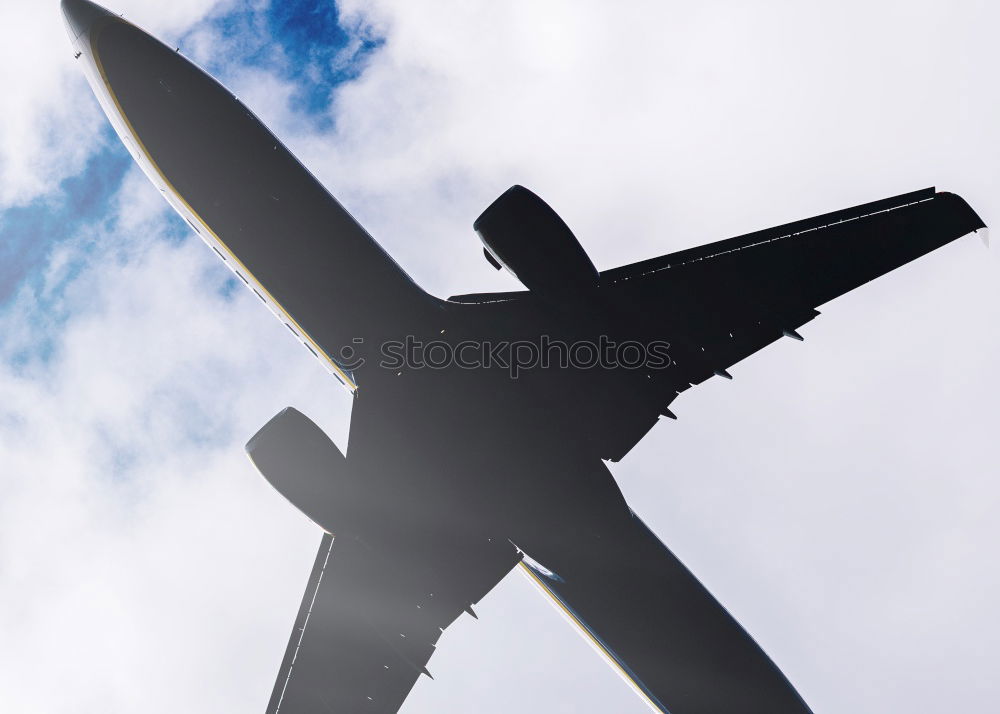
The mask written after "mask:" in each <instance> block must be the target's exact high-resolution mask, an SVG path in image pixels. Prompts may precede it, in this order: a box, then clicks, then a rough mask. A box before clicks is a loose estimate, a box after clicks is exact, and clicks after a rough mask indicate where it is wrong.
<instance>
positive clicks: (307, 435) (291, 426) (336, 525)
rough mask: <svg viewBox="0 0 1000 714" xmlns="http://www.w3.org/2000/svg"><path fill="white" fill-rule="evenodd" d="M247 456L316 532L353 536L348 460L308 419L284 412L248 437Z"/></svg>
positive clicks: (288, 408) (351, 489)
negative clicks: (316, 528)
mask: <svg viewBox="0 0 1000 714" xmlns="http://www.w3.org/2000/svg"><path fill="white" fill-rule="evenodd" d="M246 452H247V455H248V456H249V457H250V460H251V461H252V462H253V464H254V466H256V467H257V470H258V471H260V473H261V475H262V476H263V477H264V478H266V479H267V480H268V482H269V483H270V484H271V485H272V486H274V488H275V489H276V490H277V491H278V493H280V494H281V495H282V496H284V497H285V498H287V499H288V500H289V502H290V503H291V504H292V505H293V506H295V507H296V508H297V509H299V510H300V511H302V512H303V513H304V514H306V515H307V516H308V517H309V518H310V519H311V520H312V521H313V522H314V523H316V524H317V525H318V526H320V528H322V529H323V530H325V531H326V532H327V533H334V534H342V533H344V532H345V530H346V531H354V530H355V529H354V528H353V522H354V521H355V520H356V519H357V513H354V512H352V511H354V510H355V509H353V508H352V506H353V505H354V501H355V499H354V498H353V494H352V491H353V484H352V483H351V479H350V475H349V473H348V469H347V459H346V458H344V455H343V454H341V453H340V449H338V448H337V446H336V444H334V443H333V442H332V441H330V437H328V436H327V435H326V434H324V433H323V430H322V429H320V428H319V427H318V426H316V424H315V423H313V421H312V420H311V419H309V418H308V417H307V416H305V415H304V414H302V413H301V412H299V411H297V410H296V409H293V408H292V407H287V408H285V409H283V410H282V411H280V412H278V414H277V415H276V416H275V417H274V418H273V419H271V421H269V422H268V423H267V424H265V425H264V426H263V427H261V429H260V431H258V432H257V433H256V434H254V435H253V438H251V439H250V441H248V442H247V445H246ZM337 529H339V530H337Z"/></svg>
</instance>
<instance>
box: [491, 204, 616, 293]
mask: <svg viewBox="0 0 1000 714" xmlns="http://www.w3.org/2000/svg"><path fill="white" fill-rule="evenodd" d="M472 227H473V229H474V230H475V231H476V233H478V234H479V238H480V240H482V242H483V245H484V246H485V247H486V250H487V252H488V255H487V258H489V257H490V256H492V257H493V258H494V259H495V260H496V261H497V262H498V263H500V264H501V265H502V266H503V267H505V268H506V269H507V270H509V271H510V272H511V273H512V274H513V275H514V276H515V277H516V278H517V279H518V280H520V281H521V283H523V284H524V286H525V287H526V288H528V290H530V291H532V292H533V293H535V294H537V295H539V296H541V297H543V298H545V299H548V300H549V301H551V302H554V303H556V304H560V305H562V304H566V303H567V302H569V301H572V300H574V298H577V297H579V296H581V295H584V294H590V293H591V292H593V291H594V290H595V289H596V288H597V284H598V280H599V275H598V272H597V269H596V268H595V267H594V264H593V263H592V262H591V261H590V258H589V257H588V256H587V252H586V251H585V250H584V249H583V246H581V245H580V241H578V240H577V239H576V236H574V235H573V232H572V231H571V230H570V229H569V226H567V225H566V224H565V223H564V222H563V220H562V219H561V218H560V217H559V214H557V213H556V212H555V211H553V210H552V209H551V208H550V207H549V205H548V204H547V203H545V201H543V200H542V199H540V198H539V197H538V196H536V195H535V194H533V193H532V192H531V191H529V190H528V189H526V188H524V187H523V186H511V187H510V188H509V189H507V190H506V191H505V192H504V193H503V195H501V196H500V198H498V199H497V200H495V201H494V202H493V203H491V204H490V206H489V208H487V209H486V210H485V211H483V213H482V215H480V216H479V218H477V219H476V221H475V223H473V224H472ZM490 262H493V261H490Z"/></svg>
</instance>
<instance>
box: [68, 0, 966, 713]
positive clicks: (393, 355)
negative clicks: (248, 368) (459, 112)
mask: <svg viewBox="0 0 1000 714" xmlns="http://www.w3.org/2000/svg"><path fill="white" fill-rule="evenodd" d="M63 10H64V13H65V14H66V17H67V24H68V27H69V29H70V35H71V38H72V39H73V42H74V44H75V46H76V48H77V50H78V51H79V52H80V56H81V61H82V62H83V64H84V66H85V71H86V72H87V75H88V79H89V80H90V82H91V85H92V87H93V88H94V91H95V94H96V95H97V97H98V99H99V101H100V102H101V104H102V107H103V108H104V109H105V111H106V112H107V114H108V116H109V118H110V120H111V122H112V124H113V125H114V127H115V129H116V130H117V131H118V133H119V134H120V136H121V137H122V140H123V141H124V143H125V145H126V146H127V147H128V148H129V150H130V151H131V152H132V155H133V156H134V157H135V158H136V160H137V162H138V163H139V165H140V166H141V167H142V168H143V170H144V171H145V172H146V174H147V176H149V178H150V180H151V181H152V182H153V184H154V185H155V186H156V187H157V188H158V189H159V190H160V191H161V193H162V194H163V195H164V197H165V198H166V199H167V200H168V201H169V202H170V203H171V205H173V206H174V207H175V208H176V209H177V210H178V212H179V213H180V214H181V215H182V216H183V217H184V218H185V219H186V220H187V221H188V222H189V223H190V225H191V226H192V228H193V229H194V230H195V231H196V232H197V233H198V234H199V235H200V236H201V238H202V239H203V240H204V241H205V242H206V243H207V244H208V245H209V246H210V247H211V248H212V249H213V250H215V252H216V253H218V255H219V257H220V258H221V259H222V260H224V261H225V262H226V264H227V265H228V266H229V267H230V268H231V269H232V270H233V271H234V273H235V274H236V275H237V276H238V277H239V278H240V279H241V280H242V281H243V282H245V283H246V284H247V285H248V287H250V288H251V289H252V290H253V291H254V292H255V293H256V295H257V296H258V297H259V298H260V300H261V301H262V302H263V303H265V304H266V305H267V307H268V308H269V309H270V310H271V311H272V312H274V313H275V315H276V316H277V317H278V318H279V319H281V320H282V321H283V322H284V323H285V324H286V325H287V326H288V329H289V330H290V331H291V333H293V334H294V335H295V337H296V338H297V339H299V340H300V341H302V342H303V343H304V344H305V345H306V346H307V347H308V348H309V349H310V351H312V352H313V354H315V355H316V357H317V358H318V359H319V360H320V361H321V362H322V363H323V364H324V365H325V366H326V368H327V369H329V370H330V371H331V372H332V373H333V374H334V376H335V377H336V378H337V379H338V380H340V381H341V383H343V384H344V385H345V386H346V387H347V388H348V389H350V390H352V391H353V392H354V393H355V403H354V410H353V414H352V422H351V430H350V439H349V444H348V448H347V453H346V455H344V454H341V452H340V451H339V450H338V449H337V447H336V446H335V445H334V444H333V443H332V442H331V441H330V440H329V439H328V438H327V437H326V436H325V435H324V434H323V433H322V432H321V431H320V430H319V429H318V427H316V426H315V425H314V424H313V423H312V422H310V421H309V420H308V418H307V417H305V416H304V415H302V414H300V413H298V412H297V411H295V410H294V409H291V408H290V409H287V410H285V411H283V412H282V413H280V414H279V415H277V416H276V417H275V418H274V419H272V420H271V421H270V422H269V423H268V424H267V425H265V426H264V427H263V428H262V429H261V431H260V432H258V434H257V435H255V436H254V437H253V438H252V439H251V440H250V442H249V443H248V445H247V451H248V453H249V454H250V456H251V459H252V460H253V461H254V463H255V464H256V466H257V468H258V469H259V470H260V472H261V473H262V474H263V475H264V476H265V477H266V478H267V479H268V480H269V481H270V482H271V483H272V485H274V486H275V488H276V489H277V490H278V491H279V492H281V493H282V494H283V495H284V496H286V498H288V500H289V501H291V502H292V503H293V505H295V506H296V507H297V508H299V509H300V510H302V511H303V512H304V513H305V514H306V515H307V516H308V517H309V518H311V519H312V520H313V521H314V522H316V523H317V524H318V525H319V526H320V527H321V528H322V530H323V531H324V535H323V536H322V541H321V545H320V549H319V552H318V554H317V559H316V562H315V566H314V568H313V571H312V574H311V576H310V579H309V582H308V584H307V588H306V591H305V593H304V596H303V601H302V606H301V609H300V611H299V613H298V615H297V618H296V621H295V625H294V629H293V631H292V635H291V638H290V640H289V644H288V649H287V651H286V654H285V658H284V661H283V663H282V666H281V670H280V672H279V674H278V677H277V681H276V684H275V687H274V693H273V695H272V697H271V701H270V703H269V705H268V707H267V712H268V713H269V714H277V713H278V712H281V713H283V714H312V713H313V712H338V713H345V714H354V713H355V712H362V711H371V712H395V711H397V710H398V709H399V707H400V706H401V705H402V703H403V701H404V700H405V698H406V696H407V694H408V692H409V691H410V689H411V688H412V686H413V684H414V682H415V681H416V680H417V678H418V677H420V676H421V675H426V674H429V670H428V662H429V661H430V659H431V656H432V654H433V652H434V648H435V645H436V643H437V640H438V637H439V636H440V634H441V632H442V631H443V630H444V628H446V627H448V625H450V624H451V622H453V621H454V620H455V618H456V617H458V616H459V615H460V614H462V613H463V612H469V611H471V608H472V605H473V604H474V603H476V602H478V601H479V600H480V599H481V598H482V597H484V596H485V595H486V594H487V593H488V592H489V591H490V590H491V589H492V588H493V587H494V586H495V585H496V584H497V583H498V582H499V581H500V580H501V579H502V578H503V577H504V576H505V575H506V574H507V573H508V572H510V571H511V570H512V569H513V568H515V567H522V568H525V569H526V571H527V572H528V573H529V574H530V575H531V577H532V578H533V579H534V581H535V582H536V583H537V584H538V585H539V587H540V588H541V589H542V590H543V591H545V592H546V593H547V594H548V595H549V596H550V597H552V598H553V599H554V600H556V602H557V603H558V604H559V606H560V608H561V609H562V610H563V611H564V613H565V614H566V615H567V616H568V617H569V618H570V619H571V620H572V621H574V622H575V623H576V624H577V625H578V626H579V627H580V628H581V629H582V630H583V632H584V633H585V634H586V635H587V637H588V638H589V639H590V640H591V641H592V643H593V644H594V645H595V646H596V647H597V649H598V650H599V651H601V652H602V653H603V654H604V655H605V656H606V657H607V658H608V660H609V661H610V662H611V663H612V665H613V666H614V667H615V668H616V669H617V670H618V671H619V672H620V673H621V674H622V675H623V676H624V677H625V678H626V679H628V680H629V681H630V682H632V683H633V684H634V686H635V688H636V690H637V691H638V692H639V693H640V695H641V696H642V697H643V699H644V700H645V701H646V702H647V703H648V704H649V705H650V706H651V707H652V708H653V709H656V710H659V711H664V712H666V711H670V712H672V713H673V714H747V713H756V714H793V713H794V714H804V713H806V712H808V711H809V709H808V707H807V706H806V704H805V703H804V702H803V701H802V700H801V698H800V697H799V696H798V694H797V693H796V692H795V689H794V688H793V686H792V685H791V684H790V683H789V682H788V681H787V680H786V679H785V677H784V676H783V675H782V673H781V671H780V670H779V669H778V668H777V667H776V666H775V664H774V663H773V662H772V661H771V660H770V659H769V658H768V656H767V655H766V654H765V653H764V652H763V651H762V650H761V649H760V648H759V647H758V646H757V645H756V643H755V642H754V641H753V639H752V638H751V637H750V636H749V635H748V634H747V633H746V632H745V631H744V630H743V629H742V627H741V626H740V625H739V624H738V623H737V622H736V621H735V620H734V619H733V618H732V617H731V616H730V615H729V614H728V613H727V612H726V610H725V609H724V608H723V606H722V605H720V603H718V602H717V601H716V600H715V599H714V598H713V597H712V596H711V594H709V593H708V592H707V591H706V590H705V589H704V588H703V587H702V586H701V585H700V584H699V583H698V581H697V580H696V579H695V578H694V577H693V576H692V575H691V573H689V572H688V571H687V570H686V569H685V567H684V566H683V565H682V564H681V563H680V562H679V561H678V560H677V559H676V558H675V557H674V556H673V555H672V554H671V553H670V551H669V550H668V549H667V548H666V547H664V546H663V544H662V543H660V541H659V540H658V539H657V538H656V536H655V535H654V534H653V533H652V532H650V530H649V529H648V528H647V527H646V526H645V524H643V522H642V521H641V519H640V518H639V517H638V516H637V515H636V514H635V513H634V512H633V510H632V509H631V508H630V506H629V504H627V503H626V502H625V500H624V498H623V497H622V494H621V491H620V490H619V488H618V485H617V483H616V482H615V480H614V478H613V477H612V475H611V473H610V472H609V470H608V468H607V466H606V464H605V463H604V462H603V461H605V460H611V461H615V460H618V459H621V458H622V457H623V456H624V455H625V454H627V453H628V452H629V450H630V449H631V448H632V447H633V446H634V445H635V444H636V443H637V442H638V441H639V440H641V439H642V437H643V436H644V435H645V434H646V433H647V432H648V431H649V429H650V428H651V427H652V426H653V425H654V424H655V423H656V422H657V421H658V420H659V419H660V418H662V417H667V418H671V417H673V413H672V411H671V409H670V405H671V403H672V402H673V401H674V400H675V399H676V398H677V397H678V396H679V395H680V394H681V393H683V392H685V391H686V390H688V389H690V388H691V387H692V386H695V385H698V384H700V383H702V382H704V381H705V380H707V379H710V378H713V377H715V378H727V377H729V373H728V371H727V370H728V368H730V367H731V366H732V365H733V364H735V363H737V362H739V361H740V360H742V359H744V358H746V357H747V356H749V355H751V354H753V353H755V352H756V351H758V350H760V349H762V348H764V347H766V346H767V345H769V344H771V343H773V342H775V341H777V340H780V339H784V338H793V339H801V338H800V336H799V335H798V333H797V331H796V330H797V328H799V327H801V326H802V325H803V324H805V323H806V322H808V321H810V320H812V319H813V318H815V317H816V316H817V315H818V314H819V312H818V311H817V308H818V307H819V306H820V305H822V304H824V303H826V302H828V301H829V300H831V299H833V298H835V297H837V296H838V295H841V294H843V293H845V292H847V291H850V290H852V289H854V288H856V287H858V286H860V285H863V284H864V283H866V282H868V281H869V280H872V279H874V278H876V277H878V276H880V275H882V274H884V273H886V272H889V271H891V270H893V269H894V268H896V267H898V266H900V265H903V264H904V263H907V262H909V261H910V260H913V259H915V258H918V257H920V256H922V255H924V254H926V253H929V252H931V251H933V250H934V249H936V248H938V247H940V246H942V245H945V244H946V243H948V242H950V241H952V240H955V239H957V238H959V237H961V236H963V235H966V234H968V233H970V232H974V231H977V230H979V229H982V228H984V224H983V222H982V221H981V220H980V219H979V217H978V216H977V215H976V214H975V212H974V211H973V210H972V209H971V208H970V207H969V206H968V204H966V203H965V201H963V200H962V199H961V198H959V197H958V196H955V195H954V194H949V193H939V192H935V190H934V189H924V190H921V191H915V192H912V193H909V194H904V195H901V196H895V197H892V198H888V199H883V200H880V201H875V202H873V203H870V204H865V205H862V206H856V207H853V208H848V209H844V210H841V211H836V212H834V213H831V214H826V215H823V216H817V217H814V218H809V219H806V220H803V221H797V222H795V223H790V224H787V225H784V226H779V227H775V228H770V229H767V230H763V231H757V232H754V233H750V234H747V235H744V236H739V237H736V238H731V239H728V240H724V241H719V242H717V243H711V244H708V245H703V246H699V247H695V248H691V249H688V250H684V251H681V252H678V253H673V254H671V255H666V256H662V257H658V258H653V259H651V260H648V261H643V262H641V263H636V264H633V265H627V266H622V267H618V268H613V269H610V270H604V271H599V270H598V269H597V268H596V267H595V266H594V265H593V264H592V263H591V261H590V259H589V257H588V256H587V254H586V252H585V251H584V249H583V247H582V246H581V245H580V244H579V242H578V241H577V240H576V238H575V236H574V235H573V234H572V232H571V231H570V229H569V228H568V227H567V226H566V225H565V223H563V222H562V220H561V219H560V218H559V217H558V215H557V214H556V213H555V212H554V211H553V210H552V209H551V208H550V207H549V206H548V205H546V204H545V203H544V202H543V201H542V200H541V199H540V198H538V197H537V196H535V195H534V194H532V193H531V192H530V191H528V190H527V189H524V188H522V187H520V186H515V187H512V188H511V189H510V190H509V191H508V192H506V193H505V194H503V195H502V196H501V197H500V198H499V199H497V201H496V202H495V203H494V204H493V205H491V206H490V207H489V208H487V210H486V211H484V213H483V214H482V215H481V216H480V218H479V219H478V220H477V221H476V223H475V230H476V231H477V233H478V234H479V236H480V240H481V241H482V243H483V248H484V252H485V257H486V259H487V260H488V261H489V264H490V265H492V266H493V267H504V268H507V269H508V270H510V271H511V272H512V273H514V274H515V275H516V276H517V277H518V279H519V280H521V282H522V283H523V284H524V285H525V287H526V288H527V289H526V290H524V291H518V292H511V293H501V294H477V295H464V296H455V297H452V298H450V299H448V300H443V299H439V298H436V297H433V296H431V295H429V294H427V293H426V292H424V291H423V290H422V289H421V288H420V287H419V286H417V285H416V284H415V283H414V282H413V281H412V280H411V279H410V278H409V276H407V275H406V274H405V273H404V272H403V271H402V270H401V269H400V268H399V266H397V265H396V264H395V262H394V261H393V260H392V259H391V258H390V257H389V256H388V255H387V254H386V253H385V251H383V250H382V249H381V247H380V246H379V245H378V244H377V243H376V242H375V241H374V240H373V239H372V238H371V236H369V235H368V233H367V232H366V231H365V230H364V229H363V228H362V227H361V226H359V225H358V224H357V223H356V222H355V221H354V219H353V218H352V217H351V215H350V214H349V213H348V212H347V211H346V210H345V209H344V208H343V207H342V206H341V205H340V204H339V203H338V202H337V201H336V200H335V199H334V198H333V197H332V196H331V195H330V194H329V193H328V192H327V191H326V189H325V188H324V187H323V186H322V185H321V184H320V183H319V182H318V181H316V179H315V178H314V177H313V176H312V175H311V174H310V173H309V172H308V171H307V170H306V169H305V168H304V167H303V166H302V165H301V164H300V163H299V162H298V161H297V160H296V159H295V157H294V156H292V154H291V153H290V152H289V151H288V150H287V149H286V148H285V147H284V146H283V145H282V144H281V142H280V141H279V140H278V139H277V138H275V137H274V136H273V135H272V134H271V132H270V131H269V130H268V129H267V128H266V127H265V126H264V125H263V124H262V123H261V122H260V121H259V120H258V119H257V118H256V116H254V115H253V113H252V112H251V111H250V110H249V109H248V108H247V107H246V106H245V105H243V104H242V103H241V102H240V101H239V99H238V98H236V97H234V96H233V95H232V94H231V93H230V92H229V91H228V90H227V89H226V88H225V87H223V86H222V85H221V84H219V83H218V82H216V81H215V80H214V79H212V78H211V77H210V76H209V75H207V74H206V73H204V72H203V71H202V70H200V69H199V68H198V67H196V66H195V65H194V64H192V63H191V62H189V61H188V60H187V59H186V58H184V57H183V56H182V55H181V54H180V53H178V52H176V51H175V50H174V49H173V48H170V47H167V46H165V45H163V44H162V43H160V42H159V41H157V40H156V39H154V38H152V37H150V36H149V35H147V34H146V33H145V32H143V31H142V30H140V29H139V28H137V27H135V26H133V25H131V24H130V23H128V22H127V21H125V20H123V19H122V18H120V17H118V16H117V15H113V14H111V13H108V12H107V11H106V10H104V9H103V8H100V7H99V6H97V5H94V4H93V3H90V2H88V1H87V0H63ZM484 267H485V266H484ZM410 343H419V344H420V345H422V346H423V348H424V351H423V354H422V356H420V357H419V358H418V356H417V355H416V354H415V353H414V354H409V353H408V352H407V347H406V345H409V344H410ZM430 344H433V345H435V347H434V349H435V350H437V353H439V354H443V355H445V357H446V359H443V360H440V359H439V358H435V363H434V364H431V363H430V362H431V359H430V351H429V350H428V349H427V346H428V345H430ZM401 345H402V347H400V346H401ZM484 345H488V348H485V349H484ZM626 345H627V347H626ZM581 346H582V347H581ZM588 346H589V348H590V351H589V352H588V351H587V349H588ZM573 350H576V351H575V352H574V351H573ZM542 355H545V356H546V357H551V358H552V360H553V361H552V363H548V364H546V363H545V360H543V359H542ZM626 355H627V356H628V359H626ZM564 356H565V359H564ZM606 358H607V359H606ZM437 361H440V364H437Z"/></svg>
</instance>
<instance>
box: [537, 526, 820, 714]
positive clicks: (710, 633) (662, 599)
mask: <svg viewBox="0 0 1000 714" xmlns="http://www.w3.org/2000/svg"><path fill="white" fill-rule="evenodd" d="M604 537H605V539H606V541H605V546H606V547H604V548H593V549H588V550H587V551H586V552H585V553H578V554H576V555H574V556H570V557H569V558H566V559H564V560H562V561H561V562H560V564H559V565H558V566H557V567H556V568H555V570H550V569H549V568H547V567H546V566H545V565H543V564H540V563H537V562H534V561H532V560H530V559H529V558H525V560H524V561H523V562H522V563H521V566H522V569H523V570H524V572H525V573H526V574H527V575H528V576H529V578H530V579H531V580H532V581H533V582H534V583H535V584H536V585H537V586H539V587H540V588H541V589H542V591H543V592H544V593H545V594H546V595H548V596H549V597H550V598H551V599H552V600H553V602H554V603H555V604H556V606H557V607H558V609H559V610H560V611H561V612H562V613H563V615H564V616H566V618H567V619H569V620H570V622H572V623H573V624H574V625H576V626H577V628H578V629H579V631H580V633H581V634H582V635H583V636H584V637H585V638H586V639H587V640H588V641H589V642H590V643H591V644H592V645H593V646H594V647H595V648H596V649H597V650H598V651H599V652H600V653H601V654H603V655H604V656H605V658H606V659H607V660H608V661H609V662H610V663H611V664H612V665H613V666H614V668H615V669H616V670H617V671H618V672H619V674H621V676H622V677H623V678H624V679H625V680H626V681H628V682H629V683H630V684H632V686H633V687H634V688H635V689H636V691H637V692H638V693H639V694H640V695H641V696H642V698H643V699H644V700H645V701H646V703H647V704H649V705H650V707H652V708H653V709H654V710H656V711H661V712H665V713H668V714H809V708H808V706H806V704H805V702H803V701H802V699H801V697H799V695H798V693H797V692H796V691H795V689H794V688H793V687H792V685H791V684H790V683H789V682H788V680H787V679H785V676H784V675H783V674H782V673H781V671H780V670H779V669H778V668H777V667H776V666H775V665H774V663H773V662H772V661H771V660H770V658H768V656H767V655H766V654H765V653H764V651H763V650H762V649H761V648H760V647H759V646H758V645H757V643H756V642H754V640H753V639H752V638H751V637H750V636H749V635H748V634H747V633H746V631H744V630H743V628H742V627H741V626H740V625H739V623H737V622H736V620H734V619H733V617H732V616H731V615H730V614H729V613H728V612H727V611H726V610H725V608H723V607H722V605H720V604H719V603H718V602H717V601H716V600H715V598H713V597H712V595H711V594H710V593H709V592H708V591H707V590H706V589H705V588H704V587H703V586H702V585H701V583H699V582H698V580H697V579H696V578H695V577H694V576H693V575H692V574H691V572H690V571H689V570H688V569H687V568H685V567H684V565H683V564H682V563H681V562H680V561H679V560H678V559H677V558H676V557H675V556H674V555H673V553H671V552H670V551H669V550H668V549H667V548H666V546H664V545H663V544H662V543H661V542H660V540H659V539H658V538H657V537H656V536H655V535H654V534H653V533H652V532H651V531H650V530H649V529H648V528H647V527H646V525H645V524H644V523H643V522H642V520H641V519H639V517H638V516H636V515H635V514H634V513H633V514H632V518H631V522H629V523H627V524H625V526H624V527H621V528H617V529H616V530H615V531H609V532H607V533H605V534H604ZM529 555H530V553H529Z"/></svg>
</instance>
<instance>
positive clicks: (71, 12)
mask: <svg viewBox="0 0 1000 714" xmlns="http://www.w3.org/2000/svg"><path fill="white" fill-rule="evenodd" d="M62 11H63V16H65V18H66V25H67V26H68V27H69V30H70V33H71V34H72V35H73V39H74V40H76V39H78V38H79V37H80V36H81V35H83V34H85V33H87V32H89V31H90V28H91V27H93V26H94V23H95V22H97V21H98V20H100V19H101V18H105V17H115V15H114V14H112V13H110V12H108V11H107V10H105V9H104V8H103V7H101V6H100V5H97V4H96V3H92V2H90V0H62Z"/></svg>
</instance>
